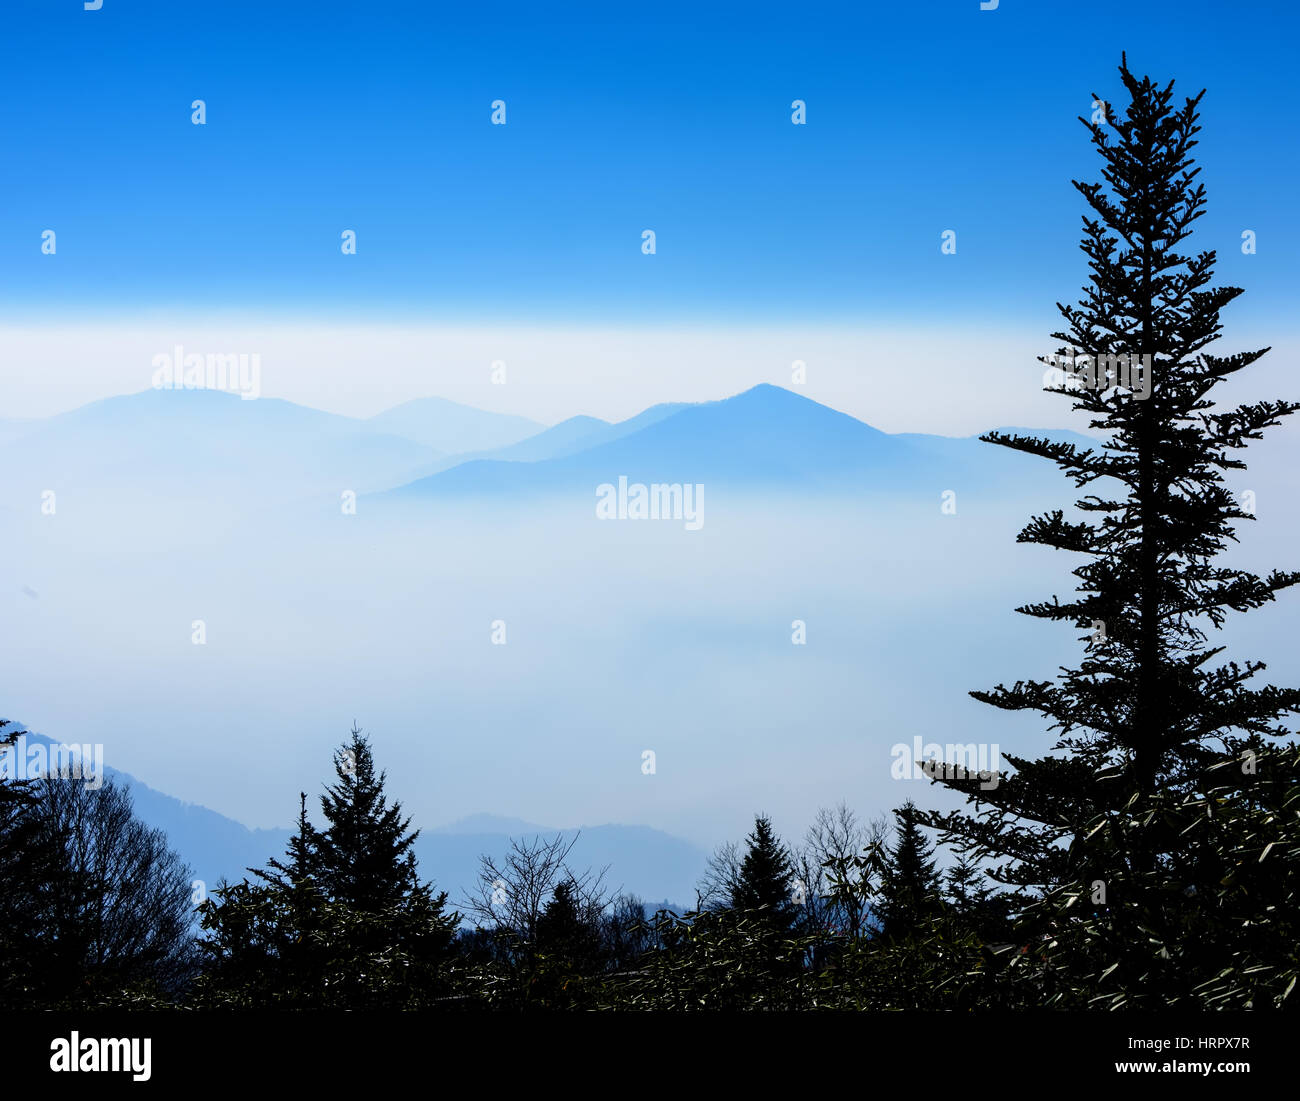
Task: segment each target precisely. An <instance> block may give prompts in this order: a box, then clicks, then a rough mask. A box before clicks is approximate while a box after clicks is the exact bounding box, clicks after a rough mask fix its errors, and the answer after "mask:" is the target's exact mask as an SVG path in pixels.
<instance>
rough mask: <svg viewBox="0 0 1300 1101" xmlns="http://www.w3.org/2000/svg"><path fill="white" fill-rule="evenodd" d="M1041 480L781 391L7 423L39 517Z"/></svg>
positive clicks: (266, 401)
mask: <svg viewBox="0 0 1300 1101" xmlns="http://www.w3.org/2000/svg"><path fill="white" fill-rule="evenodd" d="M1052 435H1054V436H1056V437H1062V438H1071V439H1074V440H1075V441H1077V442H1081V443H1085V444H1087V443H1095V441H1091V440H1088V439H1087V438H1086V437H1082V436H1077V435H1076V434H1073V433H1062V432H1056V433H1052ZM1033 465H1034V464H1032V463H1028V464H1026V463H1025V462H1023V461H1022V460H1021V459H1020V458H1019V457H1017V456H1013V455H1009V454H1008V453H1006V452H1004V451H1003V450H1002V449H998V448H990V447H986V446H985V445H983V444H981V443H979V442H978V441H977V440H976V439H974V438H965V439H950V438H947V437H939V436H926V435H918V434H901V435H890V434H887V433H884V432H881V431H879V430H877V429H875V428H872V427H871V426H870V425H868V424H865V423H863V422H862V421H860V420H857V419H855V418H853V417H850V416H848V415H847V414H845V413H840V412H837V411H836V410H834V409H831V408H828V407H827V406H824V405H821V404H819V403H817V402H815V401H812V400H810V399H808V398H805V397H803V396H801V395H799V394H796V393H794V392H792V391H790V390H785V389H782V388H780V387H777V386H771V385H766V384H764V385H760V386H755V387H753V388H752V389H750V390H746V391H745V392H744V393H741V394H737V395H736V396H734V397H730V398H725V399H722V400H719V401H712V402H702V403H697V404H681V403H668V404H662V405H655V406H652V407H650V408H649V409H646V410H645V411H643V412H642V413H640V414H638V415H637V416H635V417H631V418H629V419H628V420H625V421H621V422H618V423H615V424H611V423H609V422H606V421H603V420H600V419H598V418H595V417H587V416H576V417H571V418H569V419H568V420H565V421H562V422H561V423H559V424H557V425H554V426H552V427H550V428H545V427H543V426H542V425H540V424H537V423H536V422H534V421H531V420H528V419H527V418H524V417H515V416H507V415H503V414H498V413H489V412H485V411H483V410H480V409H474V408H471V407H469V406H464V405H459V404H457V403H455V402H450V401H446V400H444V399H442V398H421V399H418V400H416V401H410V402H406V403H405V404H402V405H399V406H397V407H395V408H393V409H389V410H387V411H386V412H384V413H380V414H378V415H377V416H374V417H371V418H370V419H368V420H358V419H355V418H351V417H344V416H338V415H335V414H331V413H323V412H320V411H318V410H314V409H308V408H306V407H303V406H299V405H294V404H293V403H291V402H287V401H281V400H278V399H275V398H258V399H257V400H252V401H245V400H243V399H241V398H240V397H239V396H237V395H235V394H230V393H223V392H219V391H206V390H192V391H187V390H146V391H143V392H142V393H138V394H131V395H127V396H123V397H116V398H107V399H105V400H103V401H98V402H94V403H92V404H90V405H86V406H83V407H82V408H80V409H75V410H72V411H71V412H68V413H64V414H60V415H58V416H55V417H50V418H48V419H45V420H28V421H16V420H0V469H4V470H5V472H6V479H5V484H4V486H3V487H0V505H9V506H10V507H23V508H27V507H31V502H32V501H33V499H34V498H33V494H37V495H39V494H40V493H41V492H43V491H45V490H47V489H51V488H52V489H54V490H55V491H56V492H60V491H61V492H66V493H78V492H83V491H98V490H104V489H109V488H122V487H125V488H127V489H129V490H131V491H135V492H148V493H154V494H162V495H164V496H173V497H184V498H186V499H188V500H193V499H195V498H196V497H201V498H203V499H208V498H221V499H223V500H242V499H263V498H267V497H273V498H276V499H293V498H300V497H305V496H312V495H323V494H327V493H328V494H331V495H337V494H338V493H340V492H341V491H344V490H352V491H355V492H357V493H359V494H371V495H378V496H379V497H380V498H382V499H387V500H390V501H392V500H406V501H410V500H418V499H419V498H422V497H428V496H434V495H459V496H463V495H467V494H468V495H474V494H500V493H503V492H506V493H516V494H532V493H546V492H567V491H569V490H571V489H574V488H579V489H581V491H582V492H583V493H584V494H587V493H589V492H590V491H591V490H592V488H593V487H594V486H595V485H597V484H600V483H603V482H606V481H613V480H615V479H616V478H617V477H618V476H620V475H625V476H627V477H628V478H629V479H631V480H633V481H645V482H655V481H658V482H682V483H686V482H701V483H712V484H714V485H717V486H723V487H728V486H738V487H746V486H771V487H787V488H798V489H800V490H803V491H808V492H816V491H819V490H830V491H834V490H843V489H850V490H852V489H874V490H884V491H889V490H891V489H904V488H910V487H912V486H915V485H926V486H929V487H932V488H933V487H934V486H936V485H937V484H938V483H939V482H943V483H944V485H943V487H941V488H956V489H961V488H970V487H972V486H976V485H978V486H998V485H1002V484H1006V483H1008V482H1011V483H1014V482H1016V481H1018V480H1019V479H1020V478H1021V477H1023V476H1025V473H1026V471H1027V470H1028V469H1029V468H1031V467H1033Z"/></svg>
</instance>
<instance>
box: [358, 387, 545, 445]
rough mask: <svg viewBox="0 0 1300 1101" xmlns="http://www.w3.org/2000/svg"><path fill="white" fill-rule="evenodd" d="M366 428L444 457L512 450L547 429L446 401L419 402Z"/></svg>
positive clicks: (382, 415) (391, 411) (376, 419)
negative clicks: (399, 438)
mask: <svg viewBox="0 0 1300 1101" xmlns="http://www.w3.org/2000/svg"><path fill="white" fill-rule="evenodd" d="M365 424H366V426H367V427H368V428H369V429H370V430H371V431H373V432H381V433H388V434H390V435H394V436H401V437H403V438H405V439H408V440H413V441H414V442H415V443H418V444H421V445H422V446H424V447H427V448H432V449H434V450H436V451H439V452H442V453H444V454H459V453H461V452H466V451H492V450H495V449H496V448H498V447H509V446H510V445H511V444H515V443H518V442H519V441H520V440H523V439H526V438H527V437H529V436H535V435H537V433H539V432H541V431H542V430H543V428H544V427H545V426H544V425H541V424H538V423H537V422H536V421H532V420H528V419H527V418H526V417H513V416H508V415H506V414H504V413H489V412H486V411H485V410H482V409H474V408H473V407H471V406H468V405H461V404H459V403H457V402H454V401H448V400H447V399H446V398H416V399H415V400H414V401H408V402H404V403H403V404H401V405H397V406H394V407H393V408H392V409H388V410H385V411H384V412H382V413H379V414H377V415H375V416H373V417H371V418H370V419H369V420H367V421H366V422H365Z"/></svg>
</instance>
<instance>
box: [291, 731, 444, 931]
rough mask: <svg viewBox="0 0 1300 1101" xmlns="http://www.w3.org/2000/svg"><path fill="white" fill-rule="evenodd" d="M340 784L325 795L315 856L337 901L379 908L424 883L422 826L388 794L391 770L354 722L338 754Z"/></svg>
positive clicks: (323, 883)
mask: <svg viewBox="0 0 1300 1101" xmlns="http://www.w3.org/2000/svg"><path fill="white" fill-rule="evenodd" d="M334 771H335V774H336V776H337V780H336V782H335V783H334V784H333V785H332V786H330V787H328V788H326V790H325V794H324V795H322V796H321V812H322V813H323V814H324V816H325V820H326V822H327V823H328V825H327V826H326V827H325V829H324V830H322V831H321V832H320V833H319V834H316V835H315V836H314V846H313V847H314V854H313V859H314V862H315V865H316V869H317V873H318V875H319V877H320V882H321V886H322V889H323V890H324V891H325V893H326V895H327V896H328V897H329V898H330V900H331V901H334V902H342V903H346V904H347V905H349V906H352V907H354V908H357V909H362V910H364V909H372V910H379V909H383V908H384V907H386V906H391V905H393V904H395V903H398V902H400V901H402V900H403V899H404V898H406V897H407V896H408V895H409V894H410V893H411V892H412V891H413V890H415V889H416V887H417V886H418V885H419V876H418V873H417V871H416V863H415V854H414V852H413V851H412V846H413V845H414V844H415V839H416V838H417V837H418V836H419V832H420V831H419V830H415V831H411V832H408V831H409V829H410V824H411V820H410V818H403V817H402V807H401V804H400V803H398V802H396V801H394V802H393V803H392V804H391V805H390V804H389V802H388V799H387V797H386V796H385V794H384V784H385V783H386V781H387V774H386V773H383V772H376V771H375V761H374V756H373V754H372V753H371V750H370V742H369V739H367V738H366V737H365V736H363V735H362V733H361V731H360V730H359V729H358V728H357V727H356V726H353V728H352V731H351V734H350V736H349V740H348V741H347V742H346V743H344V745H343V747H342V748H341V749H340V750H339V751H338V752H337V753H336V754H335V755H334Z"/></svg>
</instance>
